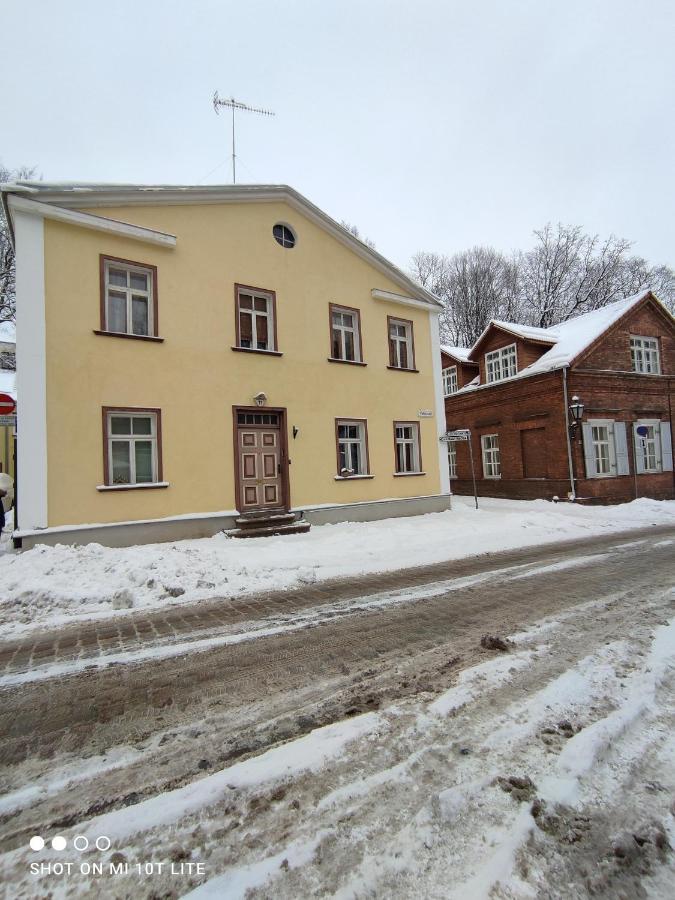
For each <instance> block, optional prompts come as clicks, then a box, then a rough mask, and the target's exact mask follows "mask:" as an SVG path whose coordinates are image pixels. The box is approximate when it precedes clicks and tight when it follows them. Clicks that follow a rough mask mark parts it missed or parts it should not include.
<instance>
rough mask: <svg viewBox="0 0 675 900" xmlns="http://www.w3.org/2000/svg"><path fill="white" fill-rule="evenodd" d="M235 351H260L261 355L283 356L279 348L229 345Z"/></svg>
mask: <svg viewBox="0 0 675 900" xmlns="http://www.w3.org/2000/svg"><path fill="white" fill-rule="evenodd" d="M230 349H231V350H236V352H237V353H260V354H261V356H283V355H284V354H283V353H282V352H281V351H280V350H257V349H256V348H255V347H230Z"/></svg>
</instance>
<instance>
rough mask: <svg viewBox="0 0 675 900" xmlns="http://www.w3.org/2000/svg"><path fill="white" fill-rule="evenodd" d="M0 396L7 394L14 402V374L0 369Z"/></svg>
mask: <svg viewBox="0 0 675 900" xmlns="http://www.w3.org/2000/svg"><path fill="white" fill-rule="evenodd" d="M0 394H9V395H10V397H13V398H14V399H15V400H16V372H11V371H10V370H9V369H0Z"/></svg>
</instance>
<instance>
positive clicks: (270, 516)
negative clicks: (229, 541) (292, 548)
mask: <svg viewBox="0 0 675 900" xmlns="http://www.w3.org/2000/svg"><path fill="white" fill-rule="evenodd" d="M293 522H295V513H292V512H288V513H286V512H279V513H255V514H253V513H252V514H250V515H245V516H239V518H237V519H235V520H234V523H235V525H236V526H237V527H238V528H262V527H265V526H267V525H290V524H292V523H293Z"/></svg>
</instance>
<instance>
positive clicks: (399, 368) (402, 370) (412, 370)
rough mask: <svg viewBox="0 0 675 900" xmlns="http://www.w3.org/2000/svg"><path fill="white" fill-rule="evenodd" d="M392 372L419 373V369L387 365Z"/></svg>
mask: <svg viewBox="0 0 675 900" xmlns="http://www.w3.org/2000/svg"><path fill="white" fill-rule="evenodd" d="M387 368H388V369H390V370H391V371H392V372H416V373H417V374H419V371H420V370H419V369H404V368H403V366H387Z"/></svg>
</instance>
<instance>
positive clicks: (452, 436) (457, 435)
mask: <svg viewBox="0 0 675 900" xmlns="http://www.w3.org/2000/svg"><path fill="white" fill-rule="evenodd" d="M441 440H442V441H443V442H444V443H446V444H453V443H454V442H455V441H470V440H471V432H470V431H469V429H468V428H459V429H458V430H457V431H446V432H445V434H444V435H443V437H442V438H441Z"/></svg>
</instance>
